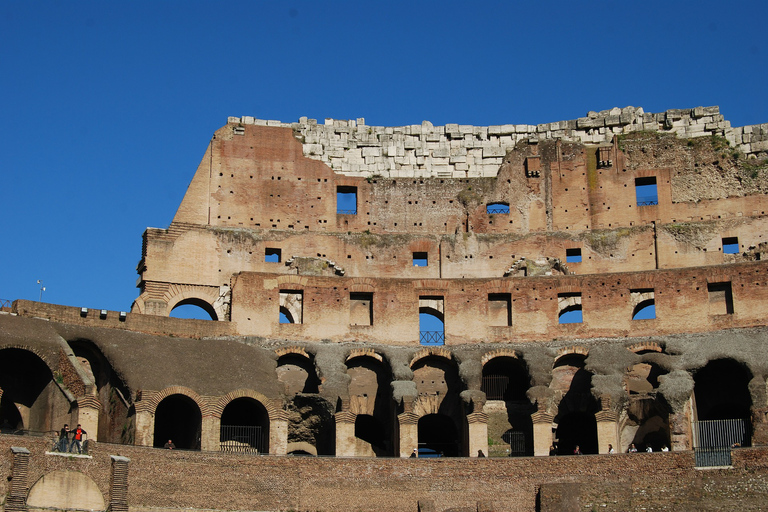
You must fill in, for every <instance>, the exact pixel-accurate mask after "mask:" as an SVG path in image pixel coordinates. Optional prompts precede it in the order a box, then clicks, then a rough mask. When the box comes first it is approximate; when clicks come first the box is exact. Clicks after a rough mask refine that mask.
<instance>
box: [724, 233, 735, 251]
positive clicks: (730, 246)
mask: <svg viewBox="0 0 768 512" xmlns="http://www.w3.org/2000/svg"><path fill="white" fill-rule="evenodd" d="M723 254H739V238H738V237H736V236H730V237H727V238H723Z"/></svg>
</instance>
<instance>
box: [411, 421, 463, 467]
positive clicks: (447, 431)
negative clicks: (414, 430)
mask: <svg viewBox="0 0 768 512" xmlns="http://www.w3.org/2000/svg"><path fill="white" fill-rule="evenodd" d="M418 430H419V457H458V456H459V455H460V454H461V453H462V450H461V442H460V439H459V431H458V429H457V428H456V424H455V423H454V421H453V420H452V419H451V418H450V417H449V416H446V415H445V414H428V415H426V416H422V417H421V418H419V425H418Z"/></svg>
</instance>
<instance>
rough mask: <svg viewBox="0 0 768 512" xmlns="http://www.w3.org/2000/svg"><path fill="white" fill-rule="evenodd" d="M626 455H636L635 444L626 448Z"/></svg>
mask: <svg viewBox="0 0 768 512" xmlns="http://www.w3.org/2000/svg"><path fill="white" fill-rule="evenodd" d="M627 453H637V447H636V446H635V443H632V444H630V445H629V448H627Z"/></svg>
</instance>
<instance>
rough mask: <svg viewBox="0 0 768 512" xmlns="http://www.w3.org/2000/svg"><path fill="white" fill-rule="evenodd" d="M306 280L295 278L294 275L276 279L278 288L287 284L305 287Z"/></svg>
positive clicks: (304, 278) (304, 277)
mask: <svg viewBox="0 0 768 512" xmlns="http://www.w3.org/2000/svg"><path fill="white" fill-rule="evenodd" d="M307 282H308V279H307V277H306V276H297V275H295V274H287V275H281V276H278V278H277V284H278V286H284V285H287V284H292V285H298V286H301V287H304V286H307Z"/></svg>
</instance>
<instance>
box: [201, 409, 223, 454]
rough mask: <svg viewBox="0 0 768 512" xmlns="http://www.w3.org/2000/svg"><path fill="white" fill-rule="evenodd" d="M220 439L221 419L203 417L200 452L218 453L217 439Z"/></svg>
mask: <svg viewBox="0 0 768 512" xmlns="http://www.w3.org/2000/svg"><path fill="white" fill-rule="evenodd" d="M220 437H221V418H220V417H216V416H203V420H202V425H201V427H200V450H202V451H205V452H217V451H219V440H220V439H219V438H220Z"/></svg>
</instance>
